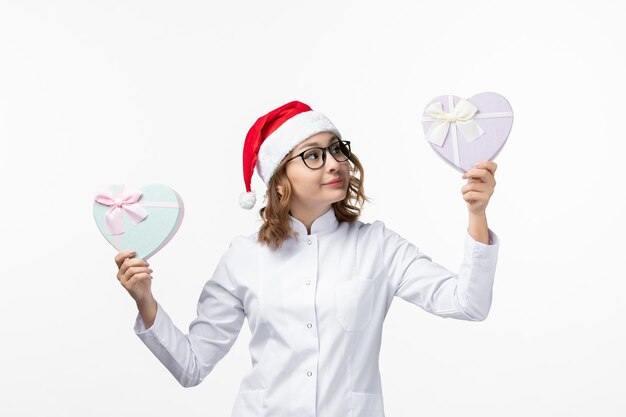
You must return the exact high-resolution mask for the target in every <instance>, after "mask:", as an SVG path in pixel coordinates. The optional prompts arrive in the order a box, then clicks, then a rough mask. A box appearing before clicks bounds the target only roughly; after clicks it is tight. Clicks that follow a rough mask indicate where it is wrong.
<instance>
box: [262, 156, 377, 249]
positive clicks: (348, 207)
mask: <svg viewBox="0 0 626 417" xmlns="http://www.w3.org/2000/svg"><path fill="white" fill-rule="evenodd" d="M286 160H287V156H285V158H283V160H282V161H281V163H280V165H278V168H276V171H274V174H273V175H272V177H271V178H270V182H269V185H268V189H267V192H266V193H265V199H266V200H267V204H266V206H265V207H263V208H261V209H260V210H259V214H260V215H261V220H262V221H263V225H262V226H261V228H260V229H259V236H258V241H259V242H260V243H262V244H266V245H268V246H269V248H270V249H271V250H276V249H279V248H280V247H281V246H282V244H283V242H284V241H285V240H287V239H288V238H289V237H292V238H294V239H296V238H297V236H296V233H295V232H294V231H293V229H292V228H291V223H290V222H289V208H290V207H291V196H292V192H291V191H292V190H291V183H290V182H289V179H288V178H287V169H286V166H287V164H286ZM348 163H349V164H350V180H349V181H348V192H347V193H346V197H345V198H344V199H343V200H341V201H337V202H335V203H332V207H333V209H334V210H335V216H336V217H337V220H339V221H340V222H342V221H344V222H349V223H351V222H353V221H355V220H358V218H359V216H360V215H361V208H362V207H363V204H365V202H366V201H371V200H370V199H369V198H368V197H367V196H366V195H365V191H364V188H363V178H364V171H363V165H361V161H359V158H357V156H356V155H355V154H354V153H351V154H350V157H349V158H348ZM278 185H280V186H281V187H282V189H283V191H284V194H283V195H280V194H279V193H278V191H277V186H278Z"/></svg>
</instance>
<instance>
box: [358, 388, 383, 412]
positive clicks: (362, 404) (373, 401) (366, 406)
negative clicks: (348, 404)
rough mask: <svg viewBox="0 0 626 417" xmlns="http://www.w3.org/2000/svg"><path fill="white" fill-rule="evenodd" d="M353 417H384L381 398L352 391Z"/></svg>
mask: <svg viewBox="0 0 626 417" xmlns="http://www.w3.org/2000/svg"><path fill="white" fill-rule="evenodd" d="M352 416H353V417H384V416H385V412H384V410H383V396H382V395H381V394H370V393H367V392H355V391H352Z"/></svg>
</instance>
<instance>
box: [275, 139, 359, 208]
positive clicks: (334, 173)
mask: <svg viewBox="0 0 626 417" xmlns="http://www.w3.org/2000/svg"><path fill="white" fill-rule="evenodd" d="M337 141H338V139H337V137H336V136H335V135H334V134H333V133H331V132H321V133H318V134H316V135H313V136H311V137H310V138H308V139H306V140H305V141H303V142H301V143H300V144H299V145H298V146H296V147H295V148H294V149H293V150H292V151H291V152H290V153H289V155H288V156H287V158H293V157H294V156H296V155H298V154H299V153H301V152H303V151H305V150H307V149H308V148H311V147H322V148H323V147H327V146H329V145H331V144H333V143H335V142H337ZM286 174H287V178H288V179H289V182H290V183H291V189H292V199H291V206H292V207H294V206H295V207H298V209H300V210H302V209H305V210H306V209H313V210H316V209H323V208H325V207H328V206H330V205H331V204H332V203H334V202H337V201H341V200H343V199H344V198H345V197H346V193H347V191H348V180H349V178H350V165H349V162H348V161H345V162H337V161H336V160H335V158H333V156H332V155H331V154H330V152H329V150H328V149H327V150H326V163H325V164H324V165H323V166H322V167H321V168H318V169H315V170H313V169H310V168H308V167H307V166H306V165H305V164H304V161H303V160H302V158H300V157H298V158H295V159H293V160H291V161H289V162H288V163H287V167H286ZM337 179H341V180H342V181H341V183H339V184H329V183H330V182H332V181H335V180H337ZM278 192H279V193H281V194H282V190H281V188H280V186H279V188H278Z"/></svg>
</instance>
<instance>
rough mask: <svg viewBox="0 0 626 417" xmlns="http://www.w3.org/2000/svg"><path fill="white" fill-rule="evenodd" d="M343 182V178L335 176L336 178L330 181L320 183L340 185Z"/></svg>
mask: <svg viewBox="0 0 626 417" xmlns="http://www.w3.org/2000/svg"><path fill="white" fill-rule="evenodd" d="M342 183H343V178H337V179H336V180H333V181H331V182H327V183H326V184H322V185H331V186H332V185H341V184H342Z"/></svg>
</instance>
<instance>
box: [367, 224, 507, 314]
mask: <svg viewBox="0 0 626 417" xmlns="http://www.w3.org/2000/svg"><path fill="white" fill-rule="evenodd" d="M376 223H378V227H379V232H380V233H381V234H382V236H380V241H381V242H382V246H381V251H382V257H383V260H384V264H385V268H386V270H387V274H388V278H389V280H390V283H391V285H392V287H393V290H394V291H395V293H394V295H396V296H398V297H400V298H402V299H404V300H406V301H408V302H410V303H413V304H415V305H417V306H419V307H421V308H423V309H424V310H426V311H427V312H429V313H432V314H435V315H437V316H440V317H444V318H455V319H460V320H471V321H482V320H485V319H486V318H487V315H488V314H489V310H490V308H491V299H492V288H493V281H494V277H495V271H496V263H497V257H498V248H499V245H500V241H499V238H498V236H497V235H496V234H495V233H494V232H493V231H492V230H491V229H488V230H489V244H488V245H486V244H484V243H482V242H478V241H476V240H474V239H473V238H472V236H471V235H470V234H469V231H468V230H467V229H466V230H465V247H464V251H463V260H462V262H461V267H460V269H459V272H458V273H455V272H452V271H449V270H448V269H446V268H445V267H443V266H441V265H439V264H438V263H436V262H433V261H432V258H431V257H430V256H428V255H426V254H424V253H422V252H420V251H419V249H418V248H417V247H416V246H415V245H413V244H412V243H411V242H409V241H407V240H406V239H404V238H403V237H401V236H400V235H399V234H398V233H396V232H394V231H393V230H390V229H388V228H386V227H385V225H384V223H382V222H380V221H377V222H376Z"/></svg>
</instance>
